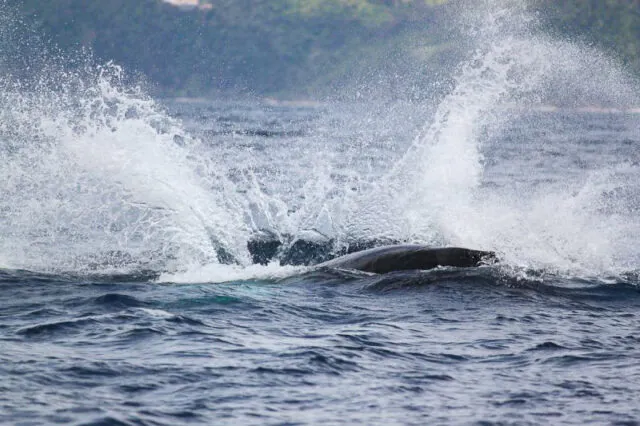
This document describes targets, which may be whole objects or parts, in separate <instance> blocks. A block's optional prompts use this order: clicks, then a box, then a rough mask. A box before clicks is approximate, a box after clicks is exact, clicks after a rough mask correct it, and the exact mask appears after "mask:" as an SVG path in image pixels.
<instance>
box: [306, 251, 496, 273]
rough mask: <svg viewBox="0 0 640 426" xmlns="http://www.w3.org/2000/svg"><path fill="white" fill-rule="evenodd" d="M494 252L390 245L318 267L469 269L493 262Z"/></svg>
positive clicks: (399, 269)
mask: <svg viewBox="0 0 640 426" xmlns="http://www.w3.org/2000/svg"><path fill="white" fill-rule="evenodd" d="M495 259H496V257H495V253H493V252H488V251H481V250H470V249H466V248H461V247H445V248H430V247H426V246H421V245H393V246H384V247H377V248H374V249H370V250H364V251H361V252H357V253H352V254H348V255H346V256H342V257H339V258H337V259H333V260H330V261H328V262H324V263H321V264H320V265H318V267H323V268H339V269H356V270H359V271H364V272H373V273H376V274H385V273H387V272H393V271H407V270H419V269H422V270H426V269H433V268H436V267H438V266H453V267H459V268H469V267H475V266H480V265H482V264H485V263H489V262H492V261H495Z"/></svg>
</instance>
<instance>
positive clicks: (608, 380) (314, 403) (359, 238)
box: [0, 1, 640, 425]
mask: <svg viewBox="0 0 640 426" xmlns="http://www.w3.org/2000/svg"><path fill="white" fill-rule="evenodd" d="M497 3H500V4H501V5H502V6H501V7H498V6H495V5H494V6H492V7H483V8H482V13H478V14H474V13H471V14H469V16H471V17H467V15H463V17H462V18H461V19H463V20H464V19H467V21H464V23H465V25H467V26H468V31H469V34H471V36H472V37H470V38H469V40H467V41H466V42H467V43H469V44H470V46H471V47H473V48H470V49H469V52H468V55H467V56H466V58H465V59H464V60H463V62H461V63H460V64H459V66H458V67H456V68H455V69H453V70H451V75H450V76H449V77H448V78H449V80H448V82H447V84H446V85H444V87H447V89H446V90H439V91H437V92H434V93H429V94H424V96H423V97H422V98H420V100H413V101H401V100H387V101H381V100H377V101H363V100H353V101H350V100H345V99H341V100H340V101H337V100H333V101H332V100H325V101H322V102H317V103H314V102H303V103H300V102H299V103H279V102H273V101H269V102H266V101H261V100H255V101H238V100H227V101H220V100H197V99H153V98H151V97H150V96H149V95H147V94H146V93H145V91H144V90H143V89H140V88H138V87H136V86H135V85H132V84H131V83H130V82H129V80H128V79H127V78H126V77H125V75H126V72H125V71H123V70H122V69H120V68H119V67H117V66H115V65H110V64H107V65H102V66H99V65H95V64H92V63H90V61H87V64H86V65H85V66H84V68H81V69H79V68H78V67H77V63H76V64H75V66H76V67H75V68H73V69H71V67H70V66H69V67H67V66H66V65H68V64H67V63H66V62H65V59H64V58H58V57H51V58H49V59H47V61H50V62H51V65H50V66H45V67H44V69H45V71H46V72H42V73H41V74H40V75H37V76H33V77H37V78H33V79H31V80H29V81H28V82H24V81H21V80H19V79H18V78H16V77H12V76H11V75H9V74H7V73H4V74H0V83H1V84H0V377H2V380H0V423H2V424H16V425H39V424H77V425H175V424H260V425H262V424H301V425H302V424H320V423H322V424H365V425H368V424H420V425H422V424H518V425H520V424H618V425H633V424H638V423H640V408H639V406H638V404H637V398H636V395H637V394H638V392H639V391H640V325H639V324H640V323H639V322H638V315H639V314H638V312H640V311H639V308H640V267H639V265H640V258H639V257H640V256H639V255H640V250H638V244H637V235H639V231H640V217H638V208H639V207H640V187H639V182H640V179H639V177H640V154H639V152H640V151H638V149H637V144H638V143H639V142H640V114H638V111H637V110H635V109H634V108H636V107H637V106H638V105H640V102H638V100H637V96H636V93H639V92H638V89H639V88H640V86H639V85H638V84H637V82H636V80H635V79H634V78H633V77H632V76H629V75H627V73H626V72H625V71H624V69H623V68H621V67H620V66H619V65H618V64H617V63H616V62H615V61H614V60H612V59H610V58H608V57H607V55H606V54H603V53H602V52H598V51H597V50H594V49H592V48H590V47H586V46H582V45H580V44H577V43H575V42H571V41H567V40H558V39H555V38H553V37H550V36H548V35H546V34H545V33H544V32H543V31H542V30H540V29H539V27H538V26H537V24H536V21H535V19H534V18H532V17H531V16H529V15H528V14H527V12H526V8H523V7H522V4H521V3H520V2H515V1H506V2H496V4H497ZM484 6H487V5H484ZM5 32H6V30H5ZM14 35H15V34H14ZM5 36H6V35H5ZM14 38H15V37H14ZM472 42H473V43H472ZM45 62H46V61H45ZM0 64H2V61H0ZM45 65H46V64H45ZM67 68H69V69H67ZM261 235H262V236H263V235H270V236H276V237H278V238H280V239H282V240H283V241H284V242H285V249H286V245H287V244H292V243H293V242H295V240H296V239H302V240H313V241H320V242H321V243H322V244H324V245H325V246H326V247H330V252H331V253H332V254H333V255H337V253H339V252H340V251H341V250H345V249H348V248H349V247H353V246H354V245H357V244H360V243H367V242H371V241H378V242H384V241H396V242H401V243H405V242H406V243H420V244H425V245H431V246H463V247H470V248H475V249H483V250H493V251H495V252H496V253H497V255H498V258H499V259H500V261H499V262H498V263H497V264H495V265H490V266H481V267H477V268H466V269H464V268H437V269H434V270H429V271H404V272H395V273H390V274H385V275H375V274H366V273H360V272H357V271H345V270H340V271H336V270H323V269H314V267H313V265H281V264H280V262H279V259H282V258H284V257H283V256H284V253H280V254H279V255H278V256H277V257H276V259H275V260H274V262H272V263H270V264H269V265H255V264H253V263H252V262H251V258H250V255H249V253H248V250H247V242H248V241H250V240H251V239H254V238H256V237H259V236H261ZM283 250H284V249H283ZM331 253H330V254H329V255H331Z"/></svg>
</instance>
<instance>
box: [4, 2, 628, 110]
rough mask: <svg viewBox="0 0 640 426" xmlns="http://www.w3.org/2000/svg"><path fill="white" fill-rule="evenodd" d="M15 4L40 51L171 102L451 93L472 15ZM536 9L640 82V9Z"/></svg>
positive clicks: (376, 5) (406, 5) (421, 5)
mask: <svg viewBox="0 0 640 426" xmlns="http://www.w3.org/2000/svg"><path fill="white" fill-rule="evenodd" d="M3 2H4V3H5V5H9V6H10V7H9V9H10V10H11V13H12V14H18V15H19V16H18V18H19V19H18V20H19V21H20V22H21V24H22V25H24V26H25V27H27V28H29V29H30V31H31V32H32V35H33V36H34V37H37V38H39V41H38V43H37V44H40V43H43V42H44V43H48V44H49V45H50V47H51V49H54V50H56V51H57V52H58V53H59V54H62V55H65V56H67V57H73V56H74V55H76V56H81V55H77V53H78V52H83V55H84V54H86V52H87V51H88V52H91V53H92V55H94V57H95V58H96V59H97V60H98V61H100V62H104V61H113V62H115V63H116V64H119V65H122V66H123V67H124V69H125V70H127V72H128V73H130V74H131V75H136V76H137V77H138V78H140V77H143V79H144V81H146V82H148V83H149V87H150V89H149V90H151V92H152V93H154V94H155V95H160V96H169V97H175V96H190V97H194V96H197V97H216V98H220V97H238V96H247V97H275V98H281V99H297V100H300V99H318V98H324V97H328V96H330V97H335V96H338V95H337V94H339V96H343V97H351V98H353V97H360V96H366V95H369V96H382V97H389V96H390V97H394V98H408V99H412V98H419V97H420V96H422V94H424V93H428V92H431V91H432V90H425V89H433V87H429V86H433V85H435V84H442V82H443V75H447V74H448V72H447V71H446V70H449V69H450V67H451V65H452V64H455V63H457V62H458V60H459V54H460V52H461V51H462V48H463V46H460V38H459V37H456V36H457V33H458V32H459V31H460V30H461V29H462V28H461V27H462V26H463V24H462V21H460V20H456V19H451V18H455V17H456V16H455V15H459V14H460V13H461V10H463V9H464V3H462V2H460V1H456V0H452V1H447V0H108V1H107V0H48V1H46V2H43V1H41V0H3ZM488 4H490V3H488ZM528 7H529V8H530V9H532V10H533V11H534V13H535V15H534V16H537V19H538V20H539V22H541V23H542V25H544V26H545V27H546V28H545V31H546V32H551V33H556V34H558V35H561V36H562V37H563V38H570V39H572V40H574V41H577V42H580V43H584V44H587V45H594V46H596V47H598V48H601V49H603V50H605V51H607V52H608V53H609V54H610V55H612V56H614V57H616V58H617V59H619V60H620V62H621V63H622V64H623V65H624V66H625V67H627V68H628V69H629V70H630V71H631V72H633V73H637V72H638V71H640V62H639V52H640V49H639V46H640V25H639V24H640V2H637V1H631V0H566V1H562V2H559V1H553V0H532V1H530V2H529V3H528ZM5 10H6V8H5ZM14 18H15V16H14ZM18 20H16V19H12V20H11V22H13V23H15V22H17V21H18ZM20 52H21V53H22V54H24V46H22V47H21V50H20ZM25 68H28V67H24V66H22V67H21V66H18V67H15V69H16V71H15V72H18V73H19V72H21V71H20V70H21V69H22V70H24V69H25ZM27 72H28V71H27ZM445 80H446V79H445Z"/></svg>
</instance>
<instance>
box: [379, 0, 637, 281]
mask: <svg viewBox="0 0 640 426" xmlns="http://www.w3.org/2000/svg"><path fill="white" fill-rule="evenodd" d="M467 12H468V11H467ZM462 16H463V17H464V19H463V23H464V24H465V25H466V26H467V29H468V31H469V33H470V35H471V36H472V38H473V42H472V43H471V45H472V46H475V49H473V50H472V51H471V53H470V57H469V59H468V60H466V61H464V62H463V63H462V65H461V67H460V69H459V71H458V72H457V76H456V78H455V85H454V89H453V90H452V92H451V93H450V94H449V95H448V96H446V97H445V98H444V100H443V101H442V102H441V103H440V104H439V106H438V110H437V112H436V115H435V119H434V120H433V121H432V122H430V123H429V124H428V125H427V126H426V128H425V130H424V131H423V133H422V135H420V136H419V137H418V138H416V140H415V142H414V144H413V146H412V147H411V148H410V149H409V151H408V153H407V154H406V155H405V157H404V158H403V159H402V160H401V161H400V162H398V164H396V165H395V167H394V168H393V169H392V171H391V173H390V174H389V175H388V176H387V177H386V181H385V182H383V184H385V185H388V186H389V187H390V188H391V189H392V190H393V191H394V193H396V194H398V195H397V197H395V198H394V199H393V202H395V203H397V205H396V208H395V211H396V212H397V213H396V214H398V215H399V217H402V219H403V220H404V221H405V223H406V229H407V230H408V233H407V234H406V235H404V237H405V238H406V239H409V240H413V241H426V242H429V241H432V240H433V239H434V236H433V235H434V234H436V235H439V237H438V238H439V240H440V241H441V242H442V243H444V244H450V245H465V246H473V247H481V248H483V249H492V250H496V251H498V252H499V253H502V255H503V258H504V261H505V263H511V264H517V265H523V266H526V267H532V268H542V269H548V270H551V271H556V272H561V273H564V272H566V273H577V274H595V275H601V274H605V275H606V274H609V273H617V272H620V270H624V269H625V268H628V267H629V265H630V258H631V259H633V258H635V256H636V254H635V250H634V249H633V248H632V247H633V246H632V245H631V244H630V241H629V237H628V235H632V234H630V233H632V232H636V231H637V228H638V226H637V223H638V220H637V218H636V217H634V216H629V215H628V214H627V215H622V214H618V212H615V211H614V212H612V211H611V209H608V212H607V214H604V215H603V214H602V213H601V212H600V210H601V209H599V207H601V206H602V205H603V204H606V203H607V202H608V201H607V200H605V199H603V198H602V194H603V193H604V192H603V190H604V189H606V188H609V189H611V187H616V183H617V184H620V183H621V182H619V181H618V182H614V181H613V180H607V181H605V182H600V184H598V185H594V184H593V176H606V175H608V174H607V173H606V171H607V170H608V169H609V168H610V167H611V165H602V164H601V165H594V169H590V170H585V171H584V172H583V173H582V174H581V175H580V176H579V177H572V178H571V179H570V180H567V179H565V180H563V181H562V182H559V183H557V184H553V185H547V186H546V187H543V188H537V189H536V190H533V189H528V190H526V191H521V190H515V191H514V190H513V189H514V188H508V187H507V188H495V187H484V186H483V185H482V183H483V174H484V155H485V154H484V152H485V151H489V150H491V144H496V143H498V144H499V143H504V141H503V139H502V138H503V137H504V132H503V129H504V128H505V127H508V126H509V125H510V124H512V123H517V122H519V121H520V122H522V120H523V117H524V116H525V115H526V114H525V113H526V112H528V111H531V110H534V109H536V108H541V107H542V106H545V105H555V106H563V107H573V108H575V107H578V106H585V105H590V106H593V105H596V106H612V105H614V106H618V107H627V108H628V107H630V106H633V105H634V104H635V102H636V100H637V97H636V96H635V93H637V84H635V82H634V81H633V79H631V78H629V76H628V75H627V74H626V73H625V72H624V70H623V69H621V68H620V67H619V66H618V65H617V64H616V63H615V62H614V61H612V60H610V59H608V58H607V57H606V55H604V54H602V53H601V52H599V51H597V50H595V49H592V48H588V47H586V46H583V45H580V44H576V43H570V42H566V41H562V40H555V39H553V38H551V37H549V36H547V35H545V34H544V33H542V32H541V29H540V24H539V23H538V22H537V20H536V19H535V18H534V17H532V15H530V14H529V13H528V12H527V9H526V7H525V4H524V3H523V2H517V1H505V2H482V3H481V4H480V5H476V6H475V7H473V8H472V12H471V13H466V14H465V13H463V14H462ZM470 16H472V18H469V17H470ZM478 17H480V19H478ZM529 117H530V116H529ZM523 124H524V123H523ZM528 124H529V125H530V126H531V128H535V126H536V123H531V122H530V123H528ZM521 136H522V140H520V141H516V142H515V143H514V146H513V148H512V149H516V150H517V149H518V144H522V145H528V144H534V145H539V146H541V147H542V145H544V143H545V141H544V140H533V139H531V138H530V137H529V135H526V134H523V135H521ZM603 149H606V146H604V147H603ZM578 155H579V154H578ZM505 166H507V165H505ZM496 167H499V165H498V166H496ZM601 167H604V168H605V170H604V171H603V170H601ZM634 173H635V174H636V175H637V170H635V172H634ZM520 189H521V188H520ZM397 206H399V208H398V207H397Z"/></svg>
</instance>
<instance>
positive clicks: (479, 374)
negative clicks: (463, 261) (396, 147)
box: [0, 267, 640, 425]
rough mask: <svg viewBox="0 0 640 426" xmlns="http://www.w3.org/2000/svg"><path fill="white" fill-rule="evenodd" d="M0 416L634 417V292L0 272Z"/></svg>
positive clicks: (454, 277)
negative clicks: (175, 281) (177, 281)
mask: <svg viewBox="0 0 640 426" xmlns="http://www.w3.org/2000/svg"><path fill="white" fill-rule="evenodd" d="M0 306H2V311H1V316H0V336H1V337H0V338H1V340H0V342H1V343H0V344H1V347H2V351H1V355H0V357H1V359H0V361H1V362H0V371H1V375H2V378H3V379H2V384H1V385H0V389H2V392H1V394H0V395H1V396H0V408H1V410H0V413H1V414H0V415H1V420H2V422H3V423H6V424H22V425H26V424H54V423H58V424H94V425H98V424H100V425H104V424H113V425H119V424H132V425H133V424H149V425H156V424H163V425H164V424H166V425H171V424H318V423H325V424H497V423H500V424H548V423H553V424H579V423H594V424H603V423H607V424H637V420H638V419H639V418H640V408H639V407H638V405H637V403H636V400H637V398H636V395H637V393H638V391H640V350H639V343H640V325H639V322H638V309H639V308H640V291H639V289H638V287H637V280H635V281H629V282H622V281H619V282H616V283H607V284H604V283H596V282H571V283H566V282H561V281H558V282H554V281H553V280H550V281H545V282H544V283H541V282H534V281H530V282H524V281H522V280H518V281H516V280H512V279H510V278H508V277H506V276H505V275H504V274H503V273H502V272H501V271H500V270H499V269H497V268H488V267H487V268H478V269H474V270H464V271H463V270H440V271H432V272H409V273H397V274H391V275H388V276H384V277H380V276H377V277H362V276H357V275H352V276H349V275H345V274H337V273H336V274H330V273H320V272H317V273H314V274H308V275H306V276H300V277H293V278H288V279H284V280H280V281H246V282H234V283H229V284H197V285H196V284H191V285H171V284H157V283H153V282H149V281H146V280H144V279H140V280H139V279H136V278H134V277H103V278H97V277H94V278H84V279H78V278H65V277H59V276H58V277H55V276H46V275H37V274H32V273H27V272H20V271H13V272H12V271H5V272H2V273H1V275H0Z"/></svg>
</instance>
